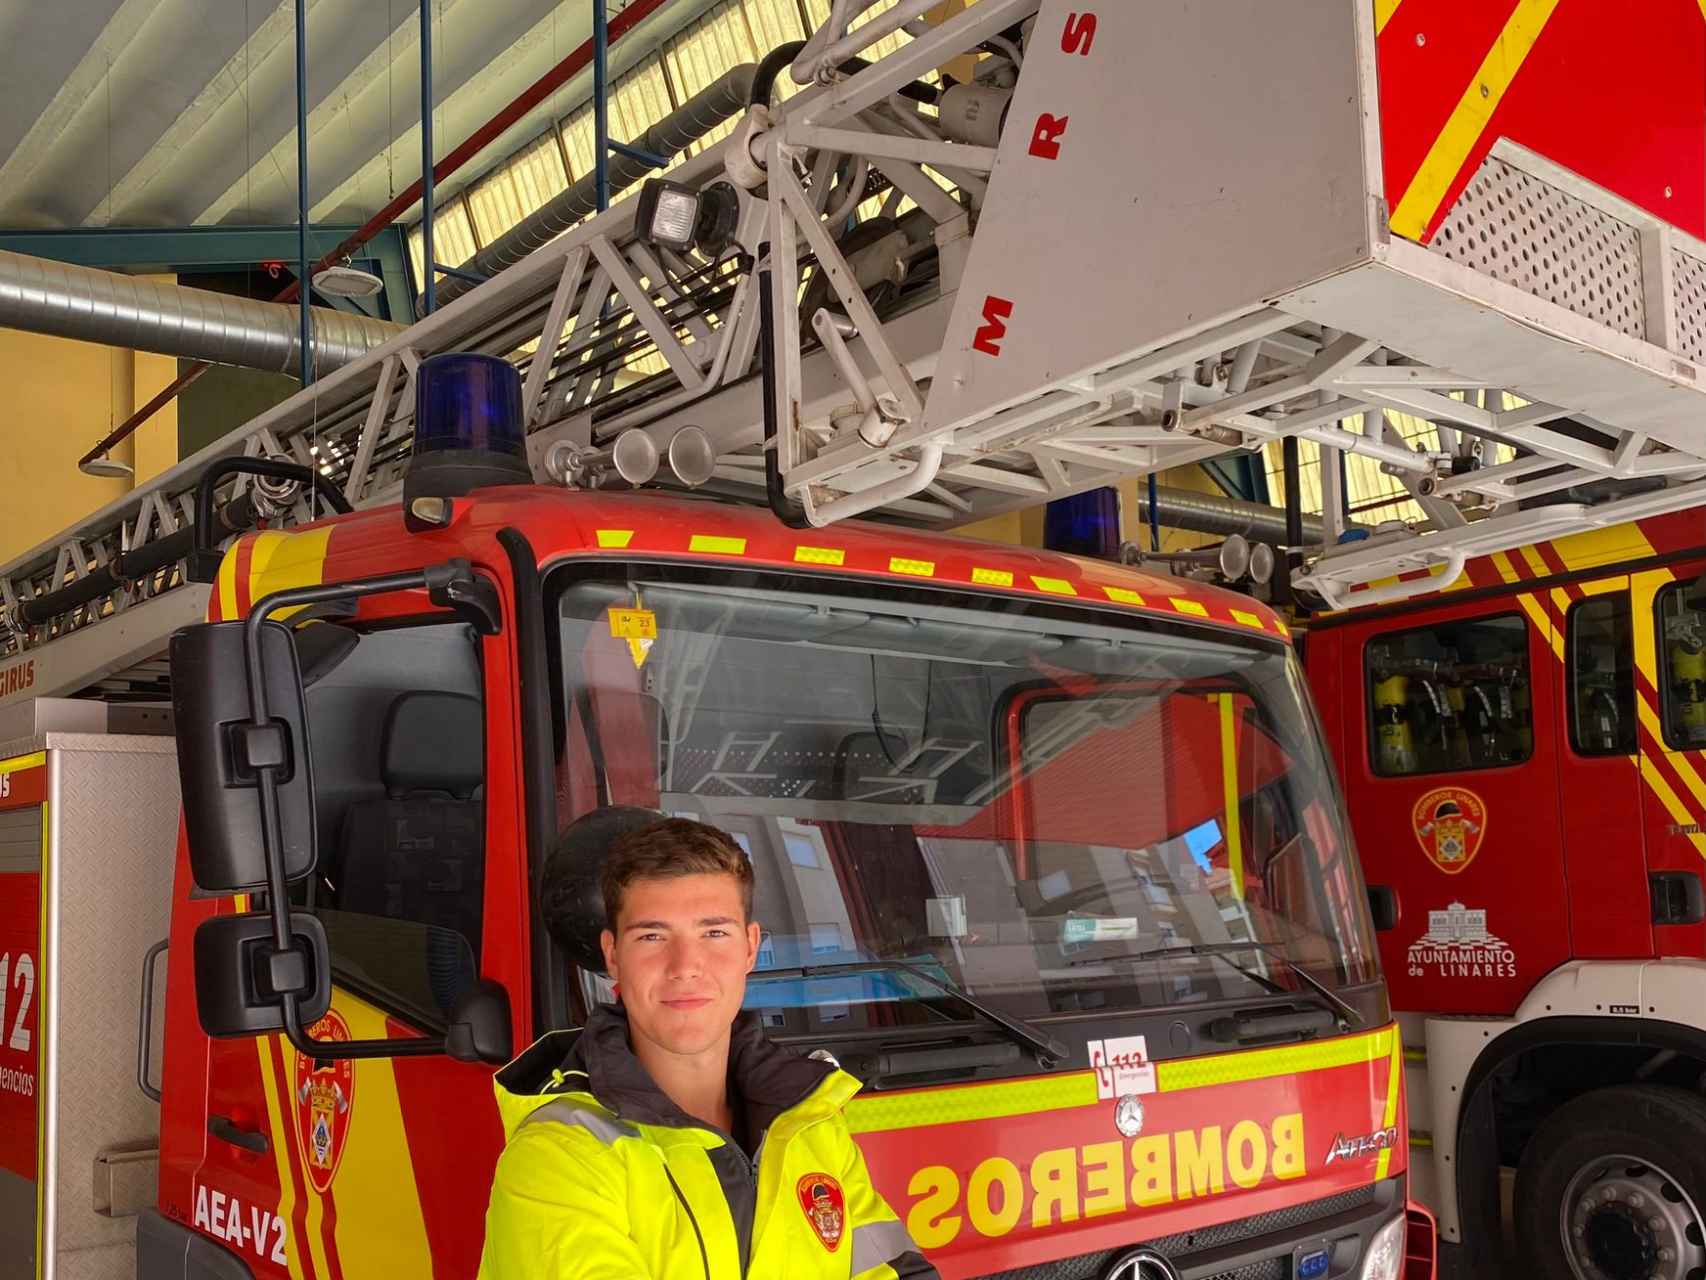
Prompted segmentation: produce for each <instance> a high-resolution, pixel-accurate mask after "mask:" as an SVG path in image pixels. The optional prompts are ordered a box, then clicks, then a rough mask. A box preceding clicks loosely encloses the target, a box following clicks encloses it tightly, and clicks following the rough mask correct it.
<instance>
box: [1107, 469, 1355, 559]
mask: <svg viewBox="0 0 1706 1280" xmlns="http://www.w3.org/2000/svg"><path fill="white" fill-rule="evenodd" d="M1155 513H1156V523H1157V524H1160V525H1162V526H1163V527H1164V528H1168V529H1189V530H1190V531H1191V532H1193V533H1207V534H1214V535H1217V536H1219V537H1222V538H1225V537H1230V536H1231V535H1232V534H1235V533H1236V534H1241V535H1243V536H1244V537H1246V538H1248V539H1249V540H1250V541H1251V542H1268V543H1273V544H1276V545H1281V546H1283V545H1284V544H1285V540H1286V538H1285V511H1284V510H1283V509H1282V508H1280V507H1270V506H1267V505H1266V504H1264V503H1260V502H1242V501H1240V500H1238V499H1237V498H1224V497H1221V496H1220V495H1219V494H1213V493H1193V492H1192V491H1191V490H1189V489H1173V488H1170V487H1168V486H1167V485H1160V486H1157V488H1156V491H1155ZM1137 518H1138V519H1139V520H1140V521H1141V522H1142V523H1144V524H1146V525H1147V524H1148V523H1149V486H1148V485H1146V484H1144V483H1142V482H1141V481H1140V482H1139V483H1138V486H1137ZM1324 536H1325V529H1324V527H1323V525H1322V523H1321V517H1320V516H1304V517H1303V540H1304V541H1305V542H1317V543H1318V542H1320V541H1321V539H1322V538H1323V537H1324Z"/></svg>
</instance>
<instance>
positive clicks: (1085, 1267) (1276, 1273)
mask: <svg viewBox="0 0 1706 1280" xmlns="http://www.w3.org/2000/svg"><path fill="white" fill-rule="evenodd" d="M1374 1194H1375V1189H1374V1187H1372V1186H1367V1187H1358V1188H1357V1189H1356V1190H1354V1191H1343V1192H1340V1193H1339V1194H1338V1195H1336V1196H1328V1197H1326V1198H1325V1199H1323V1200H1310V1201H1307V1202H1306V1203H1304V1204H1294V1205H1288V1206H1287V1207H1286V1208H1284V1209H1275V1210H1274V1211H1273V1212H1272V1213H1259V1214H1257V1215H1256V1216H1255V1217H1253V1218H1238V1219H1236V1220H1234V1221H1232V1222H1223V1223H1220V1224H1218V1225H1217V1226H1212V1227H1204V1228H1203V1229H1202V1230H1201V1231H1186V1232H1181V1233H1179V1234H1178V1235H1171V1236H1163V1237H1162V1238H1161V1239H1159V1240H1133V1241H1132V1242H1131V1243H1130V1244H1128V1245H1124V1246H1122V1247H1121V1248H1119V1249H1108V1250H1103V1251H1101V1252H1098V1253H1081V1254H1079V1255H1078V1256H1077V1257H1075V1258H1061V1259H1058V1260H1057V1261H1054V1262H1044V1263H1040V1264H1039V1265H1037V1266H1034V1267H1020V1268H1019V1269H1017V1270H1015V1271H1003V1272H1000V1273H999V1274H997V1275H990V1276H986V1277H985V1278H984V1280H1094V1277H1096V1276H1099V1275H1101V1274H1102V1272H1103V1271H1104V1270H1105V1269H1106V1268H1107V1266H1108V1264H1109V1263H1111V1262H1112V1261H1113V1260H1114V1259H1115V1258H1116V1257H1118V1256H1119V1255H1120V1254H1121V1253H1123V1252H1125V1250H1126V1249H1129V1248H1132V1247H1134V1246H1136V1245H1139V1244H1147V1245H1149V1246H1150V1247H1151V1248H1153V1249H1155V1250H1157V1251H1158V1252H1160V1253H1162V1254H1165V1255H1166V1256H1167V1257H1168V1258H1171V1259H1172V1260H1173V1261H1174V1262H1181V1263H1182V1262H1189V1260H1190V1256H1191V1255H1192V1254H1193V1253H1201V1252H1203V1251H1204V1250H1207V1249H1218V1248H1221V1247H1223V1246H1225V1245H1231V1244H1237V1243H1238V1242H1239V1241H1241V1240H1250V1239H1254V1238H1255V1237H1256V1236H1264V1235H1267V1234H1268V1233H1269V1232H1273V1231H1289V1230H1291V1229H1293V1228H1295V1227H1301V1226H1306V1225H1308V1224H1309V1223H1311V1222H1318V1221H1320V1220H1321V1219H1322V1218H1331V1217H1334V1216H1335V1215H1337V1214H1341V1213H1348V1212H1350V1211H1351V1210H1354V1209H1361V1208H1363V1207H1364V1206H1366V1205H1369V1204H1372V1203H1373V1202H1374ZM1290 1266H1291V1256H1290V1254H1289V1253H1288V1254H1287V1255H1286V1256H1285V1257H1283V1258H1270V1259H1267V1260H1266V1261H1263V1262H1257V1263H1252V1264H1251V1265H1249V1266H1247V1267H1240V1268H1239V1269H1238V1270H1236V1271H1226V1272H1222V1273H1219V1274H1217V1275H1215V1276H1213V1277H1212V1280H1286V1277H1287V1276H1289V1275H1290Z"/></svg>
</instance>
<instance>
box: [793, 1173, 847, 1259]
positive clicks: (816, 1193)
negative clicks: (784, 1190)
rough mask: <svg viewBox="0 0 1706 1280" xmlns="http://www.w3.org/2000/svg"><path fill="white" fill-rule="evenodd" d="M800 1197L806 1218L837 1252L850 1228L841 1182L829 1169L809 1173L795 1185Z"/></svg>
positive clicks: (825, 1243)
mask: <svg viewBox="0 0 1706 1280" xmlns="http://www.w3.org/2000/svg"><path fill="white" fill-rule="evenodd" d="M794 1189H795V1190H796V1191H797V1192H798V1193H799V1197H800V1209H801V1211H802V1212H803V1213H804V1214H805V1215H806V1221H807V1222H808V1223H810V1224H811V1229H812V1230H813V1231H814V1232H816V1233H817V1238H818V1239H819V1240H820V1241H822V1242H823V1247H824V1248H825V1249H828V1250H829V1251H830V1252H831V1253H834V1252H835V1250H836V1247H837V1246H838V1245H839V1244H840V1243H841V1236H842V1233H843V1232H844V1231H845V1230H846V1228H847V1201H846V1199H845V1198H844V1197H843V1196H842V1194H841V1184H840V1183H839V1182H837V1181H836V1180H835V1179H834V1178H832V1177H830V1176H829V1175H828V1174H827V1173H808V1174H807V1175H806V1176H805V1177H803V1178H801V1179H800V1180H799V1182H798V1183H796V1184H795V1188H794Z"/></svg>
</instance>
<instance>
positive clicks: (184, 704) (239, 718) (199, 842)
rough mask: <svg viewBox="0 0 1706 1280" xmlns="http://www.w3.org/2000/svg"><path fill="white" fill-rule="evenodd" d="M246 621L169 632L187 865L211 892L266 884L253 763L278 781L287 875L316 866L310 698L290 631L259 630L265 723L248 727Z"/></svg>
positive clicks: (238, 890) (299, 874)
mask: <svg viewBox="0 0 1706 1280" xmlns="http://www.w3.org/2000/svg"><path fill="white" fill-rule="evenodd" d="M243 625H244V624H243V623H241V622H210V623H202V624H200V625H197V626H192V627H185V628H183V629H182V630H180V631H178V632H176V633H174V634H173V636H172V641H171V646H170V655H171V667H172V714H173V717H174V723H175V724H176V726H177V734H178V780H179V782H180V784H181V790H182V793H183V803H184V826H185V829H186V831H187V833H188V836H189V848H190V871H191V873H192V874H193V875H194V877H195V882H196V885H197V886H198V887H199V888H201V889H203V890H205V891H206V892H208V893H215V894H225V893H244V892H247V891H250V890H254V889H262V888H265V887H266V884H267V865H266V853H265V849H266V845H265V844H264V842H263V836H262V824H261V793H260V788H259V785H258V781H257V772H256V771H257V769H259V768H263V767H274V776H275V777H276V778H277V780H278V826H279V849H280V852H281V853H282V855H283V860H284V878H285V880H286V881H292V880H300V879H301V878H302V877H303V876H305V875H307V874H308V873H309V872H311V871H312V870H313V869H314V857H315V851H314V830H315V828H314V785H313V779H312V776H311V772H310V768H309V754H308V727H307V726H308V717H307V705H306V702H305V699H304V697H303V693H302V673H301V670H300V668H299V667H298V665H297V658H296V645H295V641H294V638H293V637H292V636H291V634H290V632H289V631H288V630H287V629H286V628H284V627H282V626H279V625H278V624H276V623H271V622H269V623H265V624H263V625H262V626H261V628H260V640H261V644H260V648H261V678H262V679H263V680H264V681H265V683H266V699H267V713H268V715H269V717H270V723H269V724H267V725H265V726H263V727H262V728H261V729H259V730H255V729H254V727H253V726H252V725H250V724H249V677H248V672H247V669H246V666H245V662H244V652H243Z"/></svg>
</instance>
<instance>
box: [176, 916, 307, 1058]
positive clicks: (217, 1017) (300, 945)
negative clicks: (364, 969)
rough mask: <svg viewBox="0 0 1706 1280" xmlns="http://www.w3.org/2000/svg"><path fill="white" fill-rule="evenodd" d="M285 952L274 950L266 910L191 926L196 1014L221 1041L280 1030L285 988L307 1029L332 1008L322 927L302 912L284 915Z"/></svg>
mask: <svg viewBox="0 0 1706 1280" xmlns="http://www.w3.org/2000/svg"><path fill="white" fill-rule="evenodd" d="M290 932H291V940H292V943H293V944H294V945H293V946H292V947H291V949H290V950H289V951H286V952H282V953H280V952H277V951H275V950H274V949H273V934H272V914H271V913H270V912H264V911H254V912H249V913H247V914H244V915H236V916H215V917H214V918H213V919H211V920H204V921H202V922H201V924H200V925H198V926H197V928H196V931H195V992H196V1014H197V1016H198V1017H199V1018H200V1019H201V1028H202V1030H203V1031H205V1032H207V1034H208V1035H210V1036H213V1037H215V1038H219V1039H225V1038H230V1037H235V1036H258V1035H266V1034H269V1033H271V1032H275V1031H283V1030H284V1003H283V1000H282V998H281V996H280V994H279V993H280V992H281V991H283V990H293V991H295V992H296V993H297V995H298V996H299V997H300V1006H301V1013H302V1024H303V1025H304V1026H312V1025H313V1024H314V1023H316V1022H318V1021H319V1020H320V1019H321V1018H323V1017H324V1016H325V1014H326V1010H328V1009H330V1008H331V1007H332V966H331V957H330V954H329V952H328V950H327V947H326V931H325V930H324V929H323V928H322V927H321V926H320V922H319V920H317V919H316V918H315V917H313V916H311V915H309V914H308V913H307V912H304V911H295V912H292V913H291V916H290Z"/></svg>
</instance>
